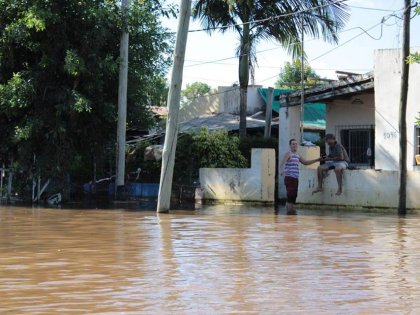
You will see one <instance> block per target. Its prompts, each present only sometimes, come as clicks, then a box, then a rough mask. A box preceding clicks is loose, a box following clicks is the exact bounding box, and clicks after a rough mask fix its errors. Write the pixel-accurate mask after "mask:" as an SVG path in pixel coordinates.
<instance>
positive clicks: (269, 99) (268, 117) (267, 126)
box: [264, 87, 274, 138]
mask: <svg viewBox="0 0 420 315" xmlns="http://www.w3.org/2000/svg"><path fill="white" fill-rule="evenodd" d="M273 92H274V89H273V88H272V87H269V88H268V90H267V107H266V109H265V130H264V138H270V137H271V118H272V116H273V115H272V114H273Z"/></svg>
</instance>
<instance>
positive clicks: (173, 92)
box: [157, 0, 191, 212]
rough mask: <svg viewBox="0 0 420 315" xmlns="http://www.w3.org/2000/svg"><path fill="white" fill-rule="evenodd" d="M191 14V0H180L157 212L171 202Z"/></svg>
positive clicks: (168, 205) (162, 210) (163, 210)
mask: <svg viewBox="0 0 420 315" xmlns="http://www.w3.org/2000/svg"><path fill="white" fill-rule="evenodd" d="M190 16H191V0H181V8H180V15H179V20H178V30H177V36H176V44H175V52H174V64H173V67H172V74H171V84H170V87H169V93H168V118H167V121H166V136H165V143H164V146H163V154H162V171H161V174H160V186H159V196H158V205H157V212H168V211H169V208H170V204H171V192H172V177H173V173H174V164H175V151H176V143H177V137H178V112H179V101H180V99H181V86H182V73H183V68H184V59H185V48H186V45H187V37H188V27H189V24H190Z"/></svg>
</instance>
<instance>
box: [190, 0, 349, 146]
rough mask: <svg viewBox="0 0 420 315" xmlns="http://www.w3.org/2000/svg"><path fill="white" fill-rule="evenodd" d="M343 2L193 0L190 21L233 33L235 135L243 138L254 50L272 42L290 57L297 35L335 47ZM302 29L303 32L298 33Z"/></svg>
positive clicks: (297, 44) (344, 11)
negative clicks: (236, 71)
mask: <svg viewBox="0 0 420 315" xmlns="http://www.w3.org/2000/svg"><path fill="white" fill-rule="evenodd" d="M344 1H345V0H196V1H195V2H194V4H193V5H194V10H193V18H194V19H199V20H200V21H201V24H202V25H203V27H204V28H205V29H206V30H207V31H208V32H209V33H212V32H214V31H216V30H218V31H221V32H226V31H227V30H235V31H236V32H237V33H238V34H239V37H240V46H239V49H238V57H239V84H240V89H241V90H240V123H239V135H240V137H241V138H243V137H245V136H246V109H247V104H246V103H247V89H248V82H249V70H250V66H251V68H252V66H253V63H254V62H255V54H254V53H255V46H256V45H257V43H258V42H259V41H261V40H273V39H274V40H276V41H277V42H279V43H280V44H281V45H282V46H283V47H284V48H285V49H286V50H287V51H288V52H289V53H291V54H292V55H293V56H294V57H296V56H297V54H299V53H300V51H301V44H300V42H299V35H300V34H301V32H302V31H303V32H304V33H305V34H306V35H308V36H311V37H314V38H319V37H322V38H323V39H324V40H325V41H327V42H330V43H336V42H337V41H338V37H337V31H339V30H340V29H342V28H343V27H344V25H345V21H346V20H347V17H348V13H347V8H346V5H345V4H343V3H344ZM302 28H303V29H302Z"/></svg>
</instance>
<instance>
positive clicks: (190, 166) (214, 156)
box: [127, 128, 248, 185]
mask: <svg viewBox="0 0 420 315" xmlns="http://www.w3.org/2000/svg"><path fill="white" fill-rule="evenodd" d="M148 145H150V143H149V142H141V143H139V144H138V145H137V146H136V148H135V149H134V150H131V149H130V152H129V154H128V157H129V161H128V164H127V165H128V166H127V169H128V171H129V172H130V171H131V172H133V171H135V170H136V169H137V168H138V167H140V168H141V169H142V173H141V174H142V175H141V177H142V179H141V180H142V181H144V180H148V181H152V182H158V181H159V176H160V162H154V161H144V158H143V156H144V150H145V148H146V147H147V146H148ZM247 164H248V163H247V160H246V158H245V157H244V156H243V155H242V154H241V151H240V149H239V138H238V136H236V135H229V134H228V133H227V131H226V130H220V131H213V132H210V131H208V129H206V128H203V129H201V130H200V131H199V132H191V133H186V134H181V135H180V136H179V138H178V144H177V150H176V156H175V168H174V177H173V180H174V183H176V184H183V185H193V183H194V181H195V180H197V179H198V176H199V174H198V173H199V169H200V168H202V167H221V168H226V167H238V168H243V167H247Z"/></svg>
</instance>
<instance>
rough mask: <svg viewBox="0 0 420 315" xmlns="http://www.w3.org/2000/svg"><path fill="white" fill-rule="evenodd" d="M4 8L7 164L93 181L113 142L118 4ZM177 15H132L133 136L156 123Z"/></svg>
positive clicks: (154, 9) (2, 89) (1, 155)
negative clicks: (169, 22) (153, 107)
mask: <svg viewBox="0 0 420 315" xmlns="http://www.w3.org/2000/svg"><path fill="white" fill-rule="evenodd" d="M0 7H1V8H2V9H1V10H0V133H1V135H2V137H0V159H3V160H10V159H14V161H18V162H19V165H20V167H21V168H23V169H25V168H26V169H29V168H30V167H32V168H34V167H35V168H36V169H38V170H42V172H43V174H44V175H48V176H49V175H54V174H61V173H63V172H67V171H72V170H75V171H79V172H80V171H81V170H82V169H89V173H90V174H91V172H90V170H92V169H93V163H94V161H95V163H96V164H98V167H99V165H101V164H104V163H105V162H106V158H105V156H106V155H105V154H104V152H105V151H106V150H109V148H110V147H112V146H113V145H114V142H115V137H116V120H117V117H116V113H117V94H118V67H119V39H120V32H121V25H122V24H121V23H122V22H121V10H120V5H119V1H116V0H85V1H80V0H65V1H51V0H42V1H41V0H14V1H9V0H0ZM171 12H173V11H172V8H169V11H168V10H164V9H162V6H161V5H160V4H158V3H156V2H155V1H153V0H144V1H133V3H132V5H131V8H130V16H129V33H130V46H129V79H128V82H129V84H128V113H129V114H128V121H127V124H128V126H129V127H133V128H145V127H146V128H147V127H148V126H150V124H151V123H152V119H151V118H150V117H149V114H148V113H147V111H146V105H148V104H149V103H150V102H151V100H152V99H153V98H155V97H157V96H156V95H157V94H156V93H157V90H156V89H155V88H154V86H155V85H159V84H160V86H162V84H163V83H162V82H164V80H163V78H164V76H165V74H166V72H167V70H168V67H169V63H170V57H171V51H172V46H173V35H170V34H169V33H168V32H167V31H166V29H164V28H163V27H162V25H161V23H160V20H159V18H160V16H161V15H162V13H164V14H169V13H171ZM34 155H35V156H36V161H37V163H36V165H31V164H32V163H33V156H34ZM110 163H111V165H112V164H113V161H110ZM98 169H99V168H98Z"/></svg>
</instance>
